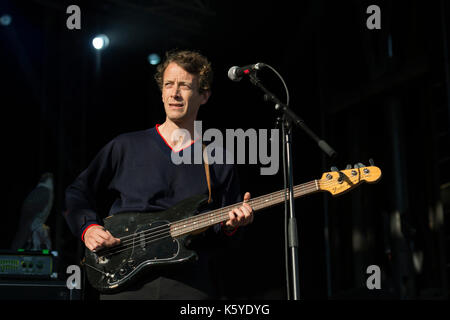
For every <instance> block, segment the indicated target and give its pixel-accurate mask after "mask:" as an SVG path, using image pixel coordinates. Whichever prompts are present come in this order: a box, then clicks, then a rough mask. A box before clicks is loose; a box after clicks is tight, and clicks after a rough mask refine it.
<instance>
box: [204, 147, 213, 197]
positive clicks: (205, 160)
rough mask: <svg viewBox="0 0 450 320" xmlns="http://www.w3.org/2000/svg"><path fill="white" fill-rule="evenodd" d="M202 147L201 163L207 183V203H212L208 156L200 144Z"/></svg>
mask: <svg viewBox="0 0 450 320" xmlns="http://www.w3.org/2000/svg"><path fill="white" fill-rule="evenodd" d="M202 146H203V163H204V165H205V174H206V182H207V183H208V192H209V198H208V203H211V201H212V199H211V178H210V176H209V164H208V154H207V152H206V149H205V148H206V147H205V145H204V144H202Z"/></svg>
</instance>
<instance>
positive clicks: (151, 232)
mask: <svg viewBox="0 0 450 320" xmlns="http://www.w3.org/2000/svg"><path fill="white" fill-rule="evenodd" d="M312 184H314V188H312ZM314 190H317V187H316V184H315V181H312V182H309V183H306V184H304V185H299V186H296V187H295V189H294V192H298V191H304V192H309V191H314ZM272 194H273V195H276V196H277V197H278V198H280V197H282V196H283V190H280V191H276V192H273V193H272ZM269 195H270V194H269ZM267 197H268V195H266V196H262V197H258V198H255V199H253V201H252V206H254V207H256V206H259V205H261V204H263V203H266V202H267V201H266V200H265V199H266V198H267ZM272 201H273V199H272ZM235 206H236V204H234V205H231V206H228V207H235ZM214 211H216V212H215V213H214V212H209V213H206V214H205V215H204V216H201V218H199V219H197V220H196V221H195V223H198V224H199V225H202V224H205V223H207V224H208V222H210V221H211V220H212V219H218V220H220V216H222V215H223V216H225V214H227V213H228V212H229V211H228V209H227V207H224V208H220V209H216V210H214ZM212 217H214V218H212ZM188 219H192V217H191V218H188ZM185 220H186V219H185ZM224 220H226V219H224ZM182 221H183V220H180V221H178V222H176V224H178V225H179V223H181V222H182ZM219 222H220V221H219ZM219 222H218V223H219ZM191 224H192V222H191ZM170 226H171V224H166V225H162V226H158V227H156V228H153V229H150V230H146V231H141V232H138V233H134V234H132V235H129V236H125V237H122V238H120V239H121V240H122V239H124V238H130V237H132V239H127V240H126V241H123V242H121V243H120V244H119V245H117V246H115V247H112V248H107V249H103V250H101V251H99V252H98V253H99V254H110V253H117V251H116V250H120V249H124V248H126V247H127V246H128V245H129V243H130V242H132V246H134V242H135V241H136V242H138V243H139V242H142V241H143V240H144V241H145V240H147V239H151V238H152V237H154V236H156V237H157V236H161V235H164V233H165V232H167V231H169V233H170V229H169V230H161V228H167V227H170ZM200 228H201V227H200ZM155 229H160V230H157V231H155ZM184 229H189V225H188V226H187V227H186V226H181V227H178V228H177V229H176V230H177V231H180V230H181V231H183V230H184ZM142 236H144V238H143V239H139V238H141V237H142ZM136 238H137V240H136ZM156 240H158V239H156Z"/></svg>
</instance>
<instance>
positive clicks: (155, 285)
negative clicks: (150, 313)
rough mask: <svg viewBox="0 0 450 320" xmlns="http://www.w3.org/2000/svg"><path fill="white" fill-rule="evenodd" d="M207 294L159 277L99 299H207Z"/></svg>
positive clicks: (102, 295) (104, 295) (208, 297)
mask: <svg viewBox="0 0 450 320" xmlns="http://www.w3.org/2000/svg"><path fill="white" fill-rule="evenodd" d="M208 299H213V297H210V296H209V295H208V294H206V293H205V292H203V291H200V290H198V289H195V288H193V287H190V286H188V285H186V284H184V283H182V282H179V281H176V280H172V279H168V278H163V277H159V278H157V279H155V280H153V281H151V282H147V283H146V284H144V285H142V286H137V287H134V288H130V289H128V290H127V291H124V292H119V293H115V294H101V295H100V300H208Z"/></svg>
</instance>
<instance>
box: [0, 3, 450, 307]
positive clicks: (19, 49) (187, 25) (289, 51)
mask: <svg viewBox="0 0 450 320" xmlns="http://www.w3.org/2000/svg"><path fill="white" fill-rule="evenodd" d="M70 4H77V5H79V6H80V8H81V30H68V29H67V28H66V19H67V17H68V14H67V13H66V12H65V10H66V8H67V6H68V5H70ZM371 4H377V5H378V6H379V7H380V8H381V13H382V22H381V29H380V30H369V29H368V28H367V27H366V20H367V18H368V17H369V14H367V13H366V8H367V7H368V6H369V5H371ZM446 6H447V5H446V4H445V2H444V1H407V2H406V1H405V2H403V1H395V3H394V2H393V1H376V3H371V2H368V1H345V2H344V1H340V2H337V1H336V2H331V1H330V2H326V1H302V2H301V3H300V4H297V3H295V2H292V1H291V2H281V1H269V2H262V3H260V2H257V3H256V2H247V1H240V2H234V1H226V2H220V3H215V2H212V1H199V2H193V3H190V4H188V3H184V2H182V1H170V2H165V1H112V0H111V1H74V2H68V1H50V0H42V1H11V0H6V1H3V2H2V3H1V6H0V15H1V14H3V13H9V14H10V15H11V16H12V17H13V20H12V23H11V25H9V26H0V39H1V42H0V64H1V89H0V90H1V102H0V104H1V106H2V108H1V109H2V112H3V116H2V119H3V126H2V137H3V147H4V151H3V157H2V158H3V172H4V174H3V177H4V181H5V182H6V186H5V188H4V189H3V190H4V191H3V192H4V197H3V199H4V201H3V204H4V205H3V210H2V213H1V215H2V217H1V219H2V220H1V221H2V225H4V226H5V228H3V231H4V232H3V235H2V237H0V248H5V249H7V248H8V247H9V245H10V242H11V241H12V239H13V237H14V235H15V232H16V230H17V229H18V228H19V225H18V220H19V214H20V207H21V205H22V201H23V200H24V199H25V197H26V195H27V194H28V193H29V192H30V191H31V190H32V189H33V188H34V186H35V185H36V183H37V181H38V179H39V177H40V175H41V174H42V173H43V172H46V171H50V172H53V173H54V174H55V182H56V190H55V195H56V198H55V203H54V207H53V210H52V214H51V215H50V217H49V219H48V221H47V224H48V225H49V226H50V228H51V230H52V240H53V244H54V249H55V250H58V251H59V253H60V256H61V259H62V260H63V265H64V264H67V265H68V264H72V263H76V261H77V259H78V258H79V256H80V254H81V245H80V243H79V242H78V241H77V240H76V239H74V238H73V237H72V236H71V235H70V234H69V230H68V228H67V226H66V224H65V221H64V220H63V218H62V215H61V212H62V211H63V209H64V208H63V197H64V189H65V187H67V185H68V184H69V183H70V182H71V181H72V180H73V179H74V178H75V177H76V176H77V175H78V174H79V173H80V172H81V170H83V169H84V168H85V167H86V166H87V164H88V163H89V161H90V160H91V159H92V158H93V156H94V155H95V153H96V152H97V151H98V150H99V148H101V147H102V146H103V145H104V144H105V143H107V142H108V141H109V140H110V139H112V138H113V137H115V136H116V135H118V134H120V133H123V132H128V131H135V130H141V129H145V128H149V127H151V126H154V124H155V123H161V122H162V121H164V113H163V108H162V104H161V98H160V92H159V90H158V88H157V86H156V84H155V82H154V81H153V73H154V71H155V67H154V66H152V65H150V64H149V63H148V61H147V55H148V54H149V53H151V52H156V53H159V54H160V55H163V54H164V52H165V51H166V50H170V49H173V48H189V49H196V50H200V51H201V52H202V53H204V54H205V55H206V56H208V57H209V58H210V59H211V60H212V62H213V67H214V71H215V80H214V86H213V95H212V97H211V99H210V101H209V102H208V104H207V105H205V106H204V107H203V108H202V109H201V111H200V114H199V118H200V119H202V120H203V125H204V130H205V129H206V128H219V129H223V130H224V129H225V128H243V129H244V130H245V129H248V128H256V129H258V128H268V129H269V128H273V127H274V125H275V118H276V115H277V113H276V112H275V111H274V108H273V105H272V104H271V103H267V102H265V101H264V100H263V97H262V93H261V92H260V91H259V90H258V89H257V88H255V87H254V86H253V85H252V84H251V83H250V82H249V81H248V79H243V80H242V81H241V82H239V83H236V82H231V81H230V80H229V79H228V78H227V76H226V74H227V71H228V69H229V68H230V67H231V66H234V65H238V66H241V65H246V64H251V63H256V62H264V63H267V64H269V65H271V66H273V67H274V68H275V69H276V70H277V71H278V72H279V73H280V74H281V75H282V76H283V77H284V79H285V81H286V83H287V86H288V88H289V91H290V98H291V100H290V105H291V107H292V109H293V110H294V111H295V112H296V113H297V114H298V115H299V116H301V117H302V118H303V119H304V120H305V121H306V123H307V124H308V126H309V127H310V128H312V129H313V131H315V132H316V133H317V134H318V135H319V136H321V137H322V138H324V139H325V140H327V142H329V143H330V145H331V146H332V147H333V148H335V149H336V150H337V151H338V153H339V156H338V157H337V158H336V159H334V160H332V161H331V160H330V159H327V158H326V157H325V156H324V154H323V153H322V152H321V151H320V149H319V148H318V147H317V146H316V145H315V144H314V143H313V142H312V140H310V139H309V138H308V137H307V136H306V135H305V134H304V133H303V132H302V131H301V130H299V129H297V128H296V129H294V133H293V140H294V142H293V158H294V160H295V167H294V181H295V183H296V184H299V183H302V182H306V181H309V180H312V179H316V178H320V177H321V175H322V172H324V171H330V167H331V166H332V165H333V166H338V167H339V168H340V169H342V168H345V165H346V164H352V165H353V164H355V163H357V162H363V163H364V164H366V165H368V159H369V158H373V159H374V160H375V165H377V166H379V167H380V168H381V169H382V170H383V178H382V180H381V182H380V183H379V184H377V185H363V186H361V187H360V188H358V189H357V190H355V191H352V192H351V193H348V194H345V195H343V196H341V197H338V198H332V197H331V196H329V195H328V194H314V195H311V196H308V197H306V198H302V199H301V200H296V202H295V204H296V212H297V218H298V227H299V254H300V256H299V263H300V275H301V277H300V285H301V295H302V297H304V298H320V299H322V298H327V297H353V298H357V297H361V296H362V295H369V293H370V294H372V292H368V290H367V289H366V288H365V279H366V278H367V274H366V272H365V271H366V267H367V266H369V265H372V264H377V265H379V266H380V267H381V269H382V271H383V290H382V295H381V296H385V297H395V298H404V297H413V298H415V297H438V298H439V297H445V296H446V295H447V287H448V277H447V267H446V265H447V259H448V258H447V256H448V252H447V249H446V247H448V222H447V220H448V214H447V212H448V209H446V208H447V207H446V206H445V201H444V202H442V201H441V193H440V188H441V186H444V185H445V183H446V182H449V176H448V172H449V170H448V168H449V167H448V149H449V148H448V147H449V145H448V125H449V122H448V121H449V118H448V112H449V111H448V96H447V94H448V82H447V78H446V75H447V71H448V66H447V64H446V63H447V58H448V57H447V55H448V54H447V52H446V45H447V28H448V24H447V20H448V14H447V13H448V9H447V7H446ZM97 33H105V34H107V35H108V36H109V38H110V40H111V43H110V46H109V47H108V48H107V49H106V50H104V51H102V52H101V53H98V52H96V51H95V50H94V49H93V48H92V46H91V45H90V41H91V39H92V37H93V36H94V35H95V34H97ZM260 77H261V79H262V81H263V82H264V84H265V85H266V86H267V87H268V88H269V89H270V90H272V91H273V92H274V93H275V94H276V95H277V96H278V97H280V99H282V100H284V99H285V92H284V90H283V87H282V85H281V82H280V81H279V79H278V78H277V77H276V76H275V74H274V73H272V72H270V71H268V70H263V71H261V72H260ZM259 169H260V166H259V165H240V166H239V171H240V176H241V181H242V189H243V190H249V191H251V193H252V195H254V196H257V195H262V194H265V193H268V192H271V191H274V190H278V189H281V188H282V186H283V178H282V170H281V169H282V168H281V155H280V171H279V172H278V174H277V175H274V176H261V175H260V174H259ZM442 190H444V189H442ZM439 205H441V207H439ZM439 208H441V209H439ZM446 210H447V211H446ZM396 213H398V214H399V216H400V217H401V226H402V234H403V236H402V237H400V238H396V237H395V236H393V235H394V234H395V232H393V229H395V226H396V224H395V221H396V220H395V217H398V216H397V215H396ZM441 213H442V214H441ZM283 214H284V210H283V207H282V206H279V207H277V208H274V209H270V210H265V211H264V212H261V213H257V216H256V218H255V222H254V223H253V224H252V225H251V226H249V227H248V228H247V232H246V236H245V242H244V243H243V246H242V250H241V251H239V252H237V253H236V257H235V258H236V266H235V267H236V268H237V265H240V267H239V268H242V269H241V271H237V272H236V279H235V280H236V281H235V284H234V286H233V287H232V288H231V289H230V290H231V292H230V295H231V296H232V297H237V298H273V299H284V298H285V297H286V292H285V285H286V283H285V261H284V247H283V246H284V229H283V228H284V227H283V226H284V225H283V223H284V221H283ZM441 216H442V217H443V218H442V219H440V220H439V219H438V218H439V217H441ZM444 218H447V219H444ZM436 219H438V221H440V223H439V224H437V223H436V222H435V220H436ZM433 223H434V224H433ZM421 257H422V258H421ZM421 259H422V260H421ZM418 261H419V262H418ZM414 263H416V264H414ZM411 270H412V271H411ZM405 279H406V280H405Z"/></svg>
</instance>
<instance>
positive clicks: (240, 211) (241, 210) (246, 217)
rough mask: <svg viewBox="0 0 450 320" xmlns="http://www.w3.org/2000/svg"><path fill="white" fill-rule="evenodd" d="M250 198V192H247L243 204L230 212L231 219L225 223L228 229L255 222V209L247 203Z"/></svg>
mask: <svg viewBox="0 0 450 320" xmlns="http://www.w3.org/2000/svg"><path fill="white" fill-rule="evenodd" d="M249 200H250V192H246V193H245V195H244V201H243V203H242V206H240V207H237V208H234V209H233V210H231V211H230V212H229V216H230V219H229V220H228V221H227V222H226V223H225V227H226V229H228V230H230V229H236V228H237V227H241V226H246V225H248V224H250V223H252V222H253V216H254V215H253V209H252V207H251V206H250V205H249V204H248V203H247V201H249Z"/></svg>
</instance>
